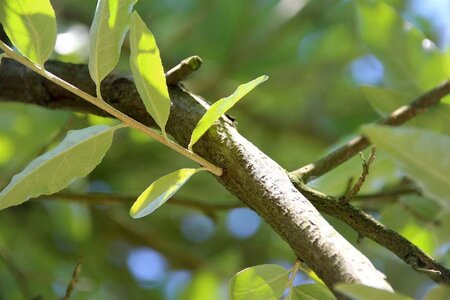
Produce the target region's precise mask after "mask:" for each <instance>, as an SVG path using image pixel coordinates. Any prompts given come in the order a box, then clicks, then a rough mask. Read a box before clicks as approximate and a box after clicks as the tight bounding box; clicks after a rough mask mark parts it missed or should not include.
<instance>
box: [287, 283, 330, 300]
mask: <svg viewBox="0 0 450 300" xmlns="http://www.w3.org/2000/svg"><path fill="white" fill-rule="evenodd" d="M294 293H295V295H296V296H297V298H293V299H301V300H336V297H335V296H334V295H333V293H332V292H330V290H329V289H328V288H327V287H326V286H325V285H323V284H302V285H300V286H297V287H295V288H294Z"/></svg>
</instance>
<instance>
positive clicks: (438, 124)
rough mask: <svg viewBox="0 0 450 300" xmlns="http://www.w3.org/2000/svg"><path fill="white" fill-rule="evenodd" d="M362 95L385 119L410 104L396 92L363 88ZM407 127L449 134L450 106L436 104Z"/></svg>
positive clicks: (405, 96)
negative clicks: (411, 126)
mask: <svg viewBox="0 0 450 300" xmlns="http://www.w3.org/2000/svg"><path fill="white" fill-rule="evenodd" d="M361 91H362V93H363V94H364V96H366V98H367V100H368V101H369V103H370V105H371V106H372V107H373V108H374V109H375V110H376V111H377V112H378V113H379V114H380V115H381V116H382V117H386V116H388V115H390V114H391V113H392V112H393V111H395V110H396V109H398V108H399V107H401V106H403V105H407V104H409V103H410V102H411V97H408V96H407V95H405V94H403V93H398V92H396V91H393V90H390V89H385V88H380V87H374V86H363V87H362V88H361ZM408 125H413V126H416V127H422V128H428V129H432V130H434V131H439V132H442V133H447V134H450V105H449V104H447V103H442V102H441V103H438V104H437V105H435V106H434V107H432V108H430V109H429V110H428V111H427V113H426V114H419V115H418V116H416V117H415V118H413V119H412V120H410V121H408Z"/></svg>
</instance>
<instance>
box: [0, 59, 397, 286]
mask: <svg viewBox="0 0 450 300" xmlns="http://www.w3.org/2000/svg"><path fill="white" fill-rule="evenodd" d="M46 68H47V69H48V70H49V71H50V72H52V73H54V74H56V75H58V76H60V77H62V78H63V79H65V80H67V81H68V82H71V83H72V84H74V85H76V86H78V87H79V88H81V89H82V90H84V91H86V92H88V93H91V94H94V92H95V87H94V84H93V82H91V80H90V78H89V74H88V70H87V67H86V66H85V65H73V64H66V63H60V62H49V63H47V64H46ZM102 93H103V96H104V98H105V100H106V101H107V102H108V103H110V104H111V105H113V106H114V107H116V108H117V109H119V110H121V111H122V112H124V113H126V114H127V115H129V116H131V117H133V118H135V119H137V120H138V121H140V122H142V123H144V124H146V125H149V126H151V125H154V121H153V120H152V119H151V118H150V117H149V116H148V114H147V113H146V111H145V108H144V106H143V104H142V102H141V100H140V98H139V95H138V93H137V91H136V89H135V86H134V83H133V81H132V80H131V79H130V78H129V77H126V76H116V75H111V76H109V77H107V78H106V79H105V80H104V81H103V83H102ZM170 96H171V100H172V110H171V114H170V118H169V122H168V124H167V127H166V128H167V130H168V132H169V133H170V134H171V135H172V136H173V137H174V138H175V139H176V140H177V141H178V142H179V143H180V144H181V145H184V146H186V145H187V143H188V141H189V138H190V134H191V132H192V130H193V128H194V127H195V125H196V123H197V122H198V120H199V119H200V118H201V116H202V115H203V114H204V112H205V110H206V107H207V103H206V102H205V101H204V100H203V99H202V98H201V97H199V96H196V95H194V94H192V93H190V92H189V91H187V90H185V89H184V88H183V87H182V86H181V85H180V86H178V87H176V86H175V87H171V88H170ZM0 101H15V102H22V103H26V104H36V105H41V106H44V107H47V108H58V109H70V110H73V111H79V112H86V113H94V114H98V115H103V116H104V115H106V114H105V113H104V112H102V111H100V110H99V109H97V108H95V107H93V106H92V105H91V104H89V103H86V102H84V101H82V100H81V99H79V98H77V97H75V96H73V95H71V94H70V93H68V92H67V91H65V90H62V89H61V88H59V87H57V86H55V85H54V84H53V83H51V82H48V81H46V80H44V79H43V78H41V77H39V76H37V75H36V74H34V73H32V72H31V71H29V70H27V69H25V68H24V67H22V66H20V65H19V64H17V63H16V62H14V61H11V60H9V59H4V60H3V61H2V64H1V65H0ZM194 151H195V152H196V153H198V154H200V155H201V156H202V157H204V158H205V159H207V160H208V161H210V162H212V163H214V164H216V165H217V166H219V167H222V168H223V175H222V176H221V177H220V178H218V180H219V181H220V182H221V183H222V184H223V185H224V186H225V187H226V188H227V189H228V190H229V191H230V192H231V193H233V194H234V195H235V196H237V197H238V198H239V199H240V200H241V201H242V202H244V203H245V204H246V205H248V206H249V207H250V208H252V209H253V210H255V211H256V212H257V213H258V214H259V215H260V216H262V218H263V219H264V220H265V221H266V222H267V223H268V224H270V225H271V227H272V228H273V229H274V230H275V231H276V232H277V233H279V234H280V236H281V237H283V239H284V240H286V241H287V242H288V244H289V245H290V247H291V248H292V250H293V251H294V253H295V255H296V256H297V257H298V258H299V259H301V260H303V261H304V262H305V263H307V264H308V266H310V268H311V269H312V270H313V271H314V272H315V273H316V274H317V275H318V276H319V277H320V278H321V279H322V280H323V281H324V282H325V283H326V284H327V285H328V286H329V287H330V288H332V287H333V285H334V284H336V283H338V282H356V283H361V284H365V285H369V286H373V287H376V288H381V289H385V290H392V288H391V287H390V285H389V284H388V283H387V282H386V280H385V276H384V274H382V273H381V272H379V271H378V270H376V269H375V268H374V267H373V265H372V263H371V262H370V261H369V260H368V259H367V258H366V257H365V256H364V255H362V254H361V253H360V252H359V251H358V250H357V249H355V248H354V247H353V246H352V245H351V244H350V243H349V242H348V241H346V240H345V239H344V238H343V237H342V236H340V235H339V234H338V233H337V232H336V231H335V230H334V228H333V227H332V226H330V225H329V224H328V223H327V222H326V221H325V219H324V218H323V217H322V216H321V215H320V213H319V212H318V211H317V210H316V209H315V208H314V206H313V205H312V204H311V203H310V202H309V201H308V200H307V199H306V198H305V197H304V196H303V195H302V194H301V193H300V192H298V191H297V190H296V189H295V187H294V186H293V185H292V183H291V181H290V178H289V176H288V174H287V172H286V171H285V170H284V169H283V168H281V167H280V166H279V165H278V164H277V163H275V162H274V161H273V160H272V159H270V158H269V157H268V156H266V155H265V154H264V153H262V152H261V151H260V150H259V149H258V148H257V147H255V146H254V145H253V144H251V143H250V142H249V141H247V140H246V139H245V138H244V137H242V136H241V135H240V134H239V133H238V132H237V130H236V129H235V128H234V127H233V124H232V123H231V122H230V121H228V120H226V119H225V118H222V119H221V120H220V121H219V122H217V123H216V125H215V126H214V127H212V128H211V129H210V130H209V131H208V132H207V133H206V134H205V136H203V137H202V138H201V139H200V141H199V142H198V143H197V144H196V145H195V146H194Z"/></svg>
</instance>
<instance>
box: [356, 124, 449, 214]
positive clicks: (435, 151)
mask: <svg viewBox="0 0 450 300" xmlns="http://www.w3.org/2000/svg"><path fill="white" fill-rule="evenodd" d="M362 131H363V133H364V135H366V136H367V137H368V138H369V140H370V141H371V142H372V143H373V144H375V145H376V146H377V148H379V149H382V150H384V151H385V152H386V153H387V154H389V155H390V156H391V157H393V158H394V159H395V161H396V162H397V163H398V164H399V166H400V167H401V169H402V170H403V171H404V172H406V173H407V174H408V175H409V176H410V177H411V178H413V179H415V180H416V181H417V183H418V185H419V186H420V187H421V188H422V189H423V191H424V192H425V194H426V195H428V196H429V197H431V198H433V199H435V200H437V201H438V202H439V203H440V204H442V205H443V206H444V207H447V208H448V209H450V155H448V153H449V149H450V136H449V135H445V134H438V133H435V132H433V131H429V130H425V129H413V128H406V127H403V128H395V127H389V126H380V125H372V126H365V127H363V129H362Z"/></svg>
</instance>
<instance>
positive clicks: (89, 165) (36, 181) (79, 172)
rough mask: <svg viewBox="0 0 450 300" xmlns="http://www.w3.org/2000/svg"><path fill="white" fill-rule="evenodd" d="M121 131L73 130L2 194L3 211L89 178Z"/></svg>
mask: <svg viewBox="0 0 450 300" xmlns="http://www.w3.org/2000/svg"><path fill="white" fill-rule="evenodd" d="M120 127H121V126H116V127H108V126H103V125H97V126H91V127H88V128H84V129H81V130H70V131H69V132H68V133H67V135H66V137H65V138H64V139H63V140H62V142H61V143H60V144H59V145H58V146H57V147H56V148H54V149H53V150H51V151H49V152H47V153H45V154H43V155H41V156H39V157H37V158H36V159H34V160H33V161H32V162H31V163H30V164H29V165H28V166H27V167H26V168H25V169H24V170H23V171H22V172H20V173H18V174H16V175H15V176H14V177H13V178H12V180H11V182H10V183H9V184H8V185H7V186H6V188H5V189H4V190H3V191H2V192H1V193H0V209H4V208H7V207H10V206H13V205H19V204H21V203H23V202H25V201H27V200H28V199H30V198H36V197H38V196H41V195H50V194H53V193H56V192H58V191H60V190H62V189H63V188H65V187H66V186H68V185H69V184H70V183H71V182H72V181H73V180H74V179H76V178H78V177H83V176H86V175H87V174H89V173H90V172H91V171H92V170H93V169H94V168H95V167H96V166H97V165H98V164H99V163H100V162H101V161H102V158H103V156H104V155H105V153H106V152H107V151H108V149H109V147H110V146H111V143H112V138H113V133H114V131H115V130H116V129H117V128H120Z"/></svg>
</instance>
